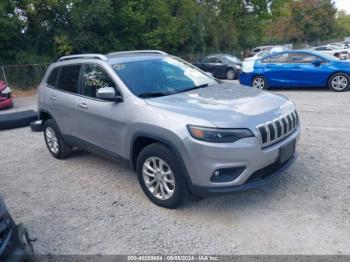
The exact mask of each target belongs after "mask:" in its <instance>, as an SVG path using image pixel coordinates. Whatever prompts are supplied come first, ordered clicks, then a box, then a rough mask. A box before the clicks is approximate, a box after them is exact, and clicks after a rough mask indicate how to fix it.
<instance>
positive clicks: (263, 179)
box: [191, 153, 298, 197]
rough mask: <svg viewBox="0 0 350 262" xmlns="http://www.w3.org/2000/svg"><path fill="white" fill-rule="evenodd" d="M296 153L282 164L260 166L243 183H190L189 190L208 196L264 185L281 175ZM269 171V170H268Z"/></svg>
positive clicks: (289, 165)
mask: <svg viewBox="0 0 350 262" xmlns="http://www.w3.org/2000/svg"><path fill="white" fill-rule="evenodd" d="M297 158H298V155H297V154H296V153H295V154H294V156H292V157H291V158H290V159H289V160H288V161H286V162H285V163H283V164H282V165H278V164H275V163H274V164H271V165H270V166H268V167H265V168H262V169H260V170H258V171H256V172H255V173H254V174H253V175H252V177H253V176H254V175H255V174H256V176H255V179H253V180H247V181H246V182H245V183H244V184H242V185H239V186H229V187H202V186H195V185H192V187H191V191H192V193H193V194H195V195H197V196H202V197H209V196H214V195H220V194H229V193H234V192H241V191H246V190H250V189H254V188H258V187H261V186H264V185H266V184H268V183H269V182H271V181H272V180H273V179H275V178H277V177H280V176H281V175H283V174H284V173H285V172H286V171H287V170H288V169H289V168H290V167H291V165H292V164H293V163H294V162H295V160H296V159H297ZM269 171H271V172H269Z"/></svg>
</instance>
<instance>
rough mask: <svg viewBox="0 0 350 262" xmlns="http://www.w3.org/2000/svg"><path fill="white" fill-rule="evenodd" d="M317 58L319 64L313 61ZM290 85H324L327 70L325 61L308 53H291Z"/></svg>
mask: <svg viewBox="0 0 350 262" xmlns="http://www.w3.org/2000/svg"><path fill="white" fill-rule="evenodd" d="M316 60H319V61H320V62H321V63H320V64H315V63H314V62H315V61H316ZM291 62H292V71H291V73H292V86H325V85H326V82H327V77H328V75H329V73H330V71H329V72H328V66H327V63H326V61H324V60H323V59H322V58H320V57H318V56H316V55H313V54H308V53H292V54H291Z"/></svg>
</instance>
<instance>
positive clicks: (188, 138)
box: [38, 50, 300, 208]
mask: <svg viewBox="0 0 350 262" xmlns="http://www.w3.org/2000/svg"><path fill="white" fill-rule="evenodd" d="M38 103H39V105H38V108H39V117H40V121H39V122H41V123H42V125H43V129H44V137H45V141H46V144H47V147H48V149H49V151H50V153H51V154H52V155H53V156H54V157H56V158H59V159H63V158H66V157H68V156H69V155H70V154H71V153H72V148H73V147H79V148H82V149H85V150H88V151H91V152H95V153H99V154H102V155H105V156H109V157H113V158H118V159H123V160H126V161H127V162H128V164H129V165H130V167H131V168H132V169H133V170H135V171H136V172H137V175H138V179H139V182H140V185H141V187H142V189H143V191H144V192H145V194H146V195H147V196H148V198H149V199H150V200H151V201H152V202H154V203H155V204H157V205H159V206H163V207H167V208H175V207H177V206H178V205H180V204H181V203H182V202H183V201H184V200H185V199H186V198H187V196H189V194H190V193H192V194H194V195H199V196H208V195H212V194H220V193H228V192H234V191H240V190H246V189H251V188H254V187H257V186H260V185H262V184H264V183H266V182H267V181H269V180H271V179H272V178H274V177H276V176H279V175H280V174H282V173H283V172H284V171H285V170H286V169H287V168H288V167H289V166H290V165H291V164H292V163H293V162H294V160H295V159H296V153H295V146H296V141H297V140H298V137H299V133H300V126H299V119H298V114H297V112H296V110H295V107H294V104H293V103H292V102H291V101H290V100H288V99H287V98H286V97H283V96H280V95H275V94H272V93H269V92H264V91H260V90H257V89H254V88H251V87H245V86H240V85H237V84H231V83H225V82H221V81H219V80H216V79H215V78H213V77H211V76H208V75H207V74H206V73H204V72H202V71H201V70H199V69H198V68H196V67H194V66H192V65H191V64H189V63H187V62H185V61H183V60H181V59H179V58H177V57H174V56H171V55H168V54H166V53H164V52H161V51H156V50H144V51H130V52H117V53H110V54H108V55H100V54H83V55H71V56H65V57H62V58H60V59H59V60H58V61H57V62H56V63H54V64H52V65H51V66H50V67H49V68H48V70H47V72H46V74H45V77H44V78H43V80H42V82H41V84H40V89H39V99H38Z"/></svg>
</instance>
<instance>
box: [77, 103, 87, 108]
mask: <svg viewBox="0 0 350 262" xmlns="http://www.w3.org/2000/svg"><path fill="white" fill-rule="evenodd" d="M78 106H80V107H82V108H88V107H89V106H88V105H87V104H86V103H79V104H78Z"/></svg>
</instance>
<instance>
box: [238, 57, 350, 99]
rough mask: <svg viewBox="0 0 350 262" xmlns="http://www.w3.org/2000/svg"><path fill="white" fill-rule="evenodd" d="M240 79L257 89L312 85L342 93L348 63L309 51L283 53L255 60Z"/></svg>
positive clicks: (349, 75)
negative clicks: (250, 68) (250, 69)
mask: <svg viewBox="0 0 350 262" xmlns="http://www.w3.org/2000/svg"><path fill="white" fill-rule="evenodd" d="M239 80H240V83H241V84H243V85H248V86H253V87H256V88H260V89H268V88H271V87H312V86H315V87H329V88H330V89H331V90H333V91H336V92H341V91H345V90H347V89H349V87H350V62H347V61H341V60H339V59H337V58H335V57H332V56H329V55H325V54H321V53H317V52H312V51H285V52H281V53H277V54H272V55H269V56H267V57H264V58H262V59H259V60H257V61H256V62H255V64H254V68H253V70H252V71H251V72H242V73H241V75H240V79H239Z"/></svg>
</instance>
